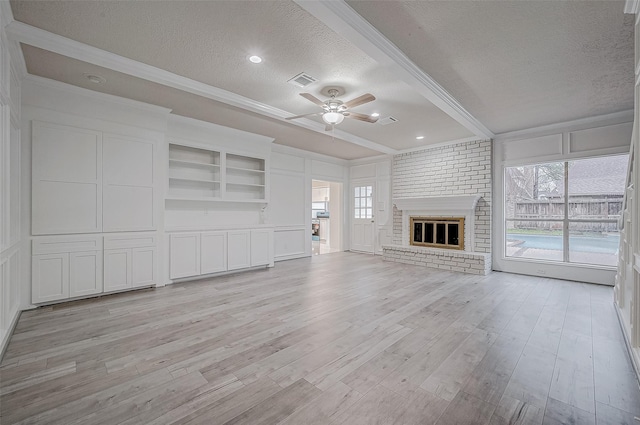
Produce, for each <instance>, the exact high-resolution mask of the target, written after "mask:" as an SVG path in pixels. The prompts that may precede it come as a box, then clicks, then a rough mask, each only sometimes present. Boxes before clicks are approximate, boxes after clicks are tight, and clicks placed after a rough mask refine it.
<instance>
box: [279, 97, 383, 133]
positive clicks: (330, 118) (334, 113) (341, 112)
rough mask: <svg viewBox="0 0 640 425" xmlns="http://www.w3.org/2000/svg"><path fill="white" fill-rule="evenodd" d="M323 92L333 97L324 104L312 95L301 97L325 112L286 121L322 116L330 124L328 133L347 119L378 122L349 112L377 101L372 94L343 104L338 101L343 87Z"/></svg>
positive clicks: (368, 116) (289, 118)
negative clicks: (337, 97) (350, 109)
mask: <svg viewBox="0 0 640 425" xmlns="http://www.w3.org/2000/svg"><path fill="white" fill-rule="evenodd" d="M322 92H323V93H326V94H328V95H329V96H331V98H330V99H327V100H325V101H324V102H323V101H321V100H320V99H318V98H317V97H315V96H314V95H312V94H311V93H300V96H302V97H304V98H305V99H307V100H308V101H310V102H312V103H315V104H316V105H318V106H320V107H321V108H322V109H323V112H316V113H311V114H304V115H296V116H293V117H288V118H286V119H288V120H292V119H296V118H303V117H309V116H313V115H322V120H323V121H324V122H325V123H326V124H328V125H327V127H326V129H327V131H328V130H331V128H333V126H335V125H338V124H340V123H341V122H342V121H344V118H345V117H347V118H351V119H355V120H358V121H365V122H369V123H375V122H376V121H378V118H377V117H374V116H370V115H365V114H359V113H357V112H350V111H349V108H353V107H356V106H359V105H362V104H365V103H368V102H372V101H374V100H376V98H375V97H374V96H373V95H372V94H370V93H366V94H363V95H362V96H359V97H356V98H355V99H351V100H349V101H347V102H343V101H341V100H339V99H336V96H339V95H340V94H342V93H344V89H342V88H341V87H326V88H325V89H323V90H322Z"/></svg>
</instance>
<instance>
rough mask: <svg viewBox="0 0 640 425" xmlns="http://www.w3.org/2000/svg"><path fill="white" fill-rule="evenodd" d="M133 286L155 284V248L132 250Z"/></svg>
mask: <svg viewBox="0 0 640 425" xmlns="http://www.w3.org/2000/svg"><path fill="white" fill-rule="evenodd" d="M131 255H132V257H131V265H132V269H131V286H133V287H134V288H138V287H140V286H149V285H153V284H155V275H156V273H155V271H156V261H155V260H156V249H155V248H154V247H147V248H132V249H131Z"/></svg>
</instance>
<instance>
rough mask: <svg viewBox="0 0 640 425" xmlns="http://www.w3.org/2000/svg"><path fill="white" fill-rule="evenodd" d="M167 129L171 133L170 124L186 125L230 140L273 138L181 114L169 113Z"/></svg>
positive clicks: (271, 139) (265, 141)
mask: <svg viewBox="0 0 640 425" xmlns="http://www.w3.org/2000/svg"><path fill="white" fill-rule="evenodd" d="M168 121H169V131H168V133H169V134H170V133H171V125H172V124H174V125H179V126H180V125H183V126H187V127H197V128H202V129H204V130H207V131H213V132H215V134H216V135H220V136H226V137H229V138H230V139H231V140H237V139H242V140H247V141H254V142H260V143H266V144H269V143H272V142H273V141H274V140H275V139H274V138H273V137H269V136H264V135H262V134H256V133H250V132H248V131H244V130H238V129H237V128H232V127H225V126H224V125H220V124H215V123H212V122H209V121H202V120H198V119H195V118H190V117H185V116H182V115H176V114H169V119H168Z"/></svg>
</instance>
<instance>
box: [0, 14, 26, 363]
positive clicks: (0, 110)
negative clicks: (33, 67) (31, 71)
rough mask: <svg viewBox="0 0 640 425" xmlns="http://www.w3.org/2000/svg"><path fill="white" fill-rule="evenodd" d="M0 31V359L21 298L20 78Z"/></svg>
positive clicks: (16, 61) (3, 20) (18, 66)
mask: <svg viewBox="0 0 640 425" xmlns="http://www.w3.org/2000/svg"><path fill="white" fill-rule="evenodd" d="M10 13H11V12H10V10H9V6H8V2H2V4H1V5H0V15H1V16H0V20H1V23H2V26H4V24H5V23H6V21H7V19H8V16H7V14H9V15H10ZM12 47H13V48H14V49H15V48H16V47H17V46H12V45H11V43H10V42H8V41H7V39H6V37H5V34H4V31H2V30H0V358H1V356H2V352H3V350H4V349H5V348H6V343H7V342H8V337H9V334H10V332H11V329H12V328H13V325H14V324H15V322H16V320H17V318H18V315H19V312H20V307H21V303H22V300H21V298H20V277H21V272H20V264H21V261H22V258H23V257H22V256H23V253H22V249H21V238H20V211H21V209H20V201H21V200H20V155H21V152H20V149H21V145H20V83H21V81H20V75H21V70H20V69H21V65H22V64H21V62H20V61H19V59H21V58H19V57H16V56H15V55H13V57H12V55H11V54H10V49H11V48H12ZM13 51H14V52H15V50H13Z"/></svg>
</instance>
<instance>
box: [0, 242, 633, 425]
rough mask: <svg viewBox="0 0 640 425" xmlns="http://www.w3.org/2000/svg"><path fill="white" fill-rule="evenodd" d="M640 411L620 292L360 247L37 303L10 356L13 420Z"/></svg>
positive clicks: (351, 418)
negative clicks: (421, 262) (437, 265)
mask: <svg viewBox="0 0 640 425" xmlns="http://www.w3.org/2000/svg"><path fill="white" fill-rule="evenodd" d="M590 347H592V348H590ZM590 376H591V378H590ZM639 414H640V391H639V390H638V384H637V380H636V377H635V374H634V371H633V368H632V366H631V362H630V360H629V358H628V355H627V353H626V348H625V346H624V342H623V340H622V334H621V332H620V328H619V324H618V322H617V317H616V313H615V310H614V309H613V304H612V290H611V288H606V287H595V286H592V285H587V284H583V283H576V282H569V281H559V280H552V279H546V278H534V277H529V276H520V275H511V274H508V273H493V274H490V275H488V276H474V275H465V274H460V273H455V272H451V271H443V270H436V269H429V268H425V267H421V266H410V265H405V264H399V263H390V262H385V261H383V260H382V259H381V258H380V257H376V256H368V255H362V254H357V253H346V252H345V253H336V254H330V255H323V256H317V257H313V258H303V259H299V260H292V261H286V262H281V263H278V264H277V265H276V267H274V268H271V269H260V270H255V271H249V272H245V273H238V274H233V275H225V276H220V277H216V278H209V279H203V280H199V281H194V282H185V283H177V284H173V285H168V286H166V287H163V288H157V289H145V290H141V291H134V292H130V293H122V294H115V295H110V296H103V297H98V298H94V299H89V300H81V301H74V302H69V303H63V304H58V305H55V306H50V307H44V308H39V309H36V310H31V311H26V312H24V313H23V314H22V315H21V317H20V320H19V322H18V324H17V326H16V330H15V333H14V334H13V337H12V339H11V340H10V342H9V346H8V349H7V354H6V356H5V357H4V359H2V362H1V363H0V422H1V423H2V425H10V424H17V423H22V424H43V423H46V424H53V425H70V424H74V423H75V424H83V425H84V424H89V423H90V424H92V425H93V424H103V425H105V424H116V423H118V424H129V425H132V424H152V425H173V424H207V425H211V424H214V425H215V424H220V425H223V424H225V423H229V424H233V423H238V424H239V423H245V424H249V423H250V424H267V423H268V424H276V423H280V424H282V425H294V424H295V425H298V424H304V425H314V424H318V425H320V424H322V425H336V424H348V425H363V424H366V425H369V424H379V425H418V424H420V425H423V424H433V423H438V424H440V425H448V424H457V423H458V424H465V425H467V424H469V425H476V424H486V423H490V424H493V425H503V424H527V425H540V424H541V423H542V422H543V421H546V422H547V423H568V424H570V423H576V424H577V423H580V424H582V423H585V424H589V423H593V420H596V421H597V423H599V424H601V425H602V424H607V425H609V424H626V423H633V422H631V421H634V417H635V416H640V415H639ZM572 421H573V422H572ZM576 421H577V422H576ZM580 421H582V422H580Z"/></svg>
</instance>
